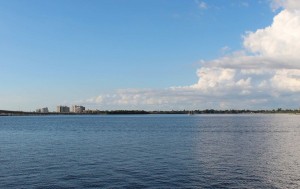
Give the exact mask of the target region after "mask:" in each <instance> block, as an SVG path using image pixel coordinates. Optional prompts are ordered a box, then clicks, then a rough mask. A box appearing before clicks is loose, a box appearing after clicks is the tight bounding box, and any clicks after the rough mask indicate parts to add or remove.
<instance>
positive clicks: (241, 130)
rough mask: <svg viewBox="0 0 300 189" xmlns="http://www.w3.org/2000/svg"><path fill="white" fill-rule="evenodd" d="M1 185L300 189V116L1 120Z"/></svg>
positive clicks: (15, 118) (93, 117) (101, 117)
mask: <svg viewBox="0 0 300 189" xmlns="http://www.w3.org/2000/svg"><path fill="white" fill-rule="evenodd" d="M0 188H51V189H52V188H300V115H195V116H187V115H146V116H40V117H39V116H37V117H0Z"/></svg>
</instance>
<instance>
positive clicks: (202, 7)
mask: <svg viewBox="0 0 300 189" xmlns="http://www.w3.org/2000/svg"><path fill="white" fill-rule="evenodd" d="M195 2H196V4H197V5H198V8H199V9H201V10H205V9H207V8H208V6H207V4H206V2H204V1H199V0H196V1H195Z"/></svg>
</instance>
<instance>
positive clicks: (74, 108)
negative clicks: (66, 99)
mask: <svg viewBox="0 0 300 189" xmlns="http://www.w3.org/2000/svg"><path fill="white" fill-rule="evenodd" d="M84 111H85V107H84V106H77V105H74V106H72V112H74V113H83V112H84Z"/></svg>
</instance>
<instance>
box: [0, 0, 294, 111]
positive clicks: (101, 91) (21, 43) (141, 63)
mask: <svg viewBox="0 0 300 189" xmlns="http://www.w3.org/2000/svg"><path fill="white" fill-rule="evenodd" d="M284 8H285V7H283V9H284ZM279 11H280V10H277V11H274V10H272V8H271V6H270V1H269V0H265V1H263V0H261V1H252V0H210V1H200V0H199V1H195V0H143V1H141V0H101V1H96V0H89V1H85V0H51V1H50V0H48V1H39V0H26V1H24V0H10V1H6V0H0V28H1V29H0V67H1V68H0V81H1V91H0V99H1V100H0V109H13V110H17V109H22V110H35V109H36V108H40V107H44V106H48V107H49V108H50V109H51V110H54V109H55V106H56V105H59V104H65V105H71V104H74V103H79V104H83V105H86V106H88V107H90V108H98V109H101V108H102V107H103V108H104V109H114V108H126V109H151V107H147V106H146V105H143V103H138V102H134V103H133V104H135V105H134V106H132V104H131V103H130V102H126V103H125V104H123V105H124V106H123V105H122V106H117V103H115V106H108V105H107V103H106V104H101V102H102V101H101V102H100V103H97V102H96V101H95V100H93V99H96V98H97V96H98V95H102V96H103V95H104V96H105V95H106V96H107V95H110V96H113V94H114V93H115V91H119V90H120V89H122V90H126V89H130V90H132V89H134V90H137V91H143V90H146V89H147V90H150V91H151V90H154V91H160V90H162V91H164V90H166V89H167V90H169V88H170V87H171V88H172V87H178V86H191V85H193V84H195V83H197V81H198V79H199V78H198V77H199V76H198V75H197V74H196V72H197V70H199V68H201V63H200V62H203V61H205V62H206V61H211V60H216V59H218V58H220V57H223V56H226V55H227V54H231V53H233V54H234V53H235V52H238V51H240V49H243V48H244V45H243V37H242V36H243V35H246V32H247V31H253V32H255V31H256V30H257V29H260V28H265V27H267V26H269V25H270V24H271V23H272V20H273V17H274V16H275V15H276V14H278V12H279ZM201 60H202V61H201ZM252 81H253V79H252ZM116 93H118V92H116ZM155 94H156V93H155ZM156 96H157V94H156ZM171 96H174V95H171ZM201 96H203V95H201ZM151 98H152V97H151ZM153 98H156V97H153ZM157 98H160V97H159V96H158V97H157ZM201 98H204V97H201ZM98 102H99V101H98ZM220 103H221V102H220ZM220 103H219V104H220ZM274 104H276V103H275V102H274ZM288 104H289V103H285V104H284V105H287V106H288ZM276 105H277V104H276ZM279 105H280V103H279ZM106 106H107V107H106ZM185 106H186V107H187V108H189V107H191V106H190V105H189V104H184V102H182V103H181V105H180V106H178V107H177V106H176V102H175V101H174V104H173V105H170V106H168V105H167V103H164V104H163V105H162V107H161V108H162V109H171V108H183V107H185ZM218 107H219V106H217V105H216V104H213V105H212V104H211V105H209V104H207V105H206V106H199V108H218ZM257 107H264V105H263V104H262V105H260V106H257ZM267 107H270V105H268V106H267ZM192 108H196V107H194V106H193V107H192ZM224 108H225V107H224ZM152 109H153V107H152Z"/></svg>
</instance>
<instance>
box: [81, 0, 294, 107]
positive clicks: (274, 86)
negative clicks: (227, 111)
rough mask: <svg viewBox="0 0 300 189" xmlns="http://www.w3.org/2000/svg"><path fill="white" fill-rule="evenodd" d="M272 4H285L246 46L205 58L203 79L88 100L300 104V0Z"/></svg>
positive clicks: (149, 104)
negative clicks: (191, 82)
mask: <svg viewBox="0 0 300 189" xmlns="http://www.w3.org/2000/svg"><path fill="white" fill-rule="evenodd" d="M197 2H198V1H197ZM199 3H200V4H199V6H200V5H201V2H199ZM272 6H273V7H277V8H279V7H282V10H281V11H280V12H279V13H278V14H277V15H276V16H275V17H274V19H273V23H272V24H271V25H270V26H268V27H265V28H262V29H258V30H256V31H254V32H246V33H245V35H244V37H243V45H244V48H243V49H241V50H240V51H237V52H233V53H231V54H227V55H225V56H223V57H220V58H218V59H214V60H210V61H201V67H200V68H199V69H198V70H197V76H198V78H199V79H198V82H197V83H195V84H192V85H190V86H177V87H170V88H167V89H162V90H154V89H127V90H119V91H116V92H115V93H112V94H106V95H100V96H98V97H95V98H91V99H89V100H87V101H85V103H89V104H99V105H102V106H104V107H109V106H111V107H112V108H118V107H119V108H126V109H128V108H131V109H139V108H142V109H172V108H174V109H179V108H199V109H201V108H257V107H259V108H269V107H272V106H273V107H274V105H276V106H282V105H286V106H295V104H296V103H298V102H299V101H300V53H299V49H300V35H299V34H300V1H299V0H273V1H272ZM203 7H206V4H203Z"/></svg>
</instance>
